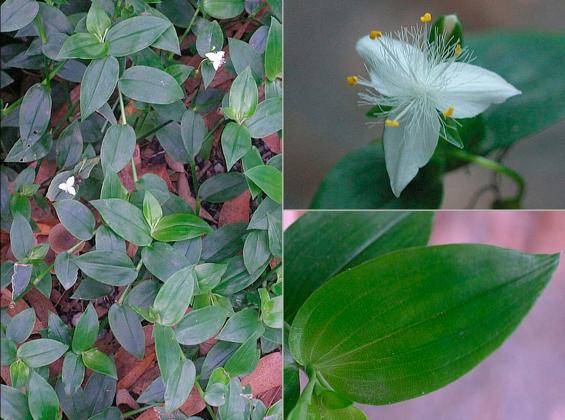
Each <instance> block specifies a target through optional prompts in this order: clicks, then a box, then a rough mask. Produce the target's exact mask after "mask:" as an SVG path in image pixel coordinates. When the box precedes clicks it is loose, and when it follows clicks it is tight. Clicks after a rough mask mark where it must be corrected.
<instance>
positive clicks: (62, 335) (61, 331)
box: [47, 311, 72, 345]
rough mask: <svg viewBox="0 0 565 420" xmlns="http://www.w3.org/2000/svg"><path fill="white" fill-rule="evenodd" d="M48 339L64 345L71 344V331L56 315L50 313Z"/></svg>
mask: <svg viewBox="0 0 565 420" xmlns="http://www.w3.org/2000/svg"><path fill="white" fill-rule="evenodd" d="M47 337H48V338H50V339H52V340H57V341H59V342H61V343H63V344H66V345H70V344H71V340H72V339H71V330H70V329H69V327H68V326H67V324H65V323H64V322H63V320H62V319H61V318H59V317H58V316H57V315H56V314H54V313H53V312H51V311H49V315H48V329H47Z"/></svg>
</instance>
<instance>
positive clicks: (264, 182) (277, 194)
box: [245, 165, 282, 204]
mask: <svg viewBox="0 0 565 420" xmlns="http://www.w3.org/2000/svg"><path fill="white" fill-rule="evenodd" d="M245 176H246V177H247V178H249V179H250V180H251V181H253V183H255V184H256V185H257V186H258V187H259V188H261V190H262V191H263V192H264V193H265V194H267V196H268V197H269V198H270V199H271V200H273V201H276V202H277V203H279V204H281V203H282V173H281V171H279V170H278V169H277V168H275V167H273V166H270V165H261V166H255V167H253V168H251V169H248V170H246V171H245Z"/></svg>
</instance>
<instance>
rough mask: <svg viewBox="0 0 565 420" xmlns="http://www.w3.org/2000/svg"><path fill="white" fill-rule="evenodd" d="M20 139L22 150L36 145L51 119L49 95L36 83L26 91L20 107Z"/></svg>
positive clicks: (44, 88) (43, 87) (47, 91)
mask: <svg viewBox="0 0 565 420" xmlns="http://www.w3.org/2000/svg"><path fill="white" fill-rule="evenodd" d="M19 118H20V124H19V126H20V137H21V140H22V144H23V147H24V149H27V148H29V147H31V146H32V145H33V144H35V143H37V142H38V141H39V140H40V139H41V137H42V136H43V133H45V130H46V129H47V127H48V125H49V119H50V118H51V94H50V93H49V90H48V89H47V88H46V87H45V86H43V85H41V84H39V83H36V84H35V85H33V86H32V87H30V88H29V89H28V91H27V92H26V94H25V96H24V99H23V100H22V104H21V106H20V114H19Z"/></svg>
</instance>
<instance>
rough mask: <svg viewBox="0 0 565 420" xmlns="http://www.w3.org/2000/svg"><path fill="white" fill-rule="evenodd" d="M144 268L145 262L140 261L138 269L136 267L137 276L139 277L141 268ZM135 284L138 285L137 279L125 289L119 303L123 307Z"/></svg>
mask: <svg viewBox="0 0 565 420" xmlns="http://www.w3.org/2000/svg"><path fill="white" fill-rule="evenodd" d="M142 266H143V260H142V259H140V260H139V263H137V267H135V269H136V270H137V275H138V276H139V271H140V270H141V267H142ZM135 283H137V279H136V280H135V281H133V282H131V283H130V284H128V285H127V287H126V288H125V290H124V292H123V293H122V295H121V296H120V298H119V299H118V303H119V304H120V305H121V304H122V303H123V301H124V300H125V298H126V296H127V295H128V293H129V292H130V291H131V289H132V287H133V286H134V285H135Z"/></svg>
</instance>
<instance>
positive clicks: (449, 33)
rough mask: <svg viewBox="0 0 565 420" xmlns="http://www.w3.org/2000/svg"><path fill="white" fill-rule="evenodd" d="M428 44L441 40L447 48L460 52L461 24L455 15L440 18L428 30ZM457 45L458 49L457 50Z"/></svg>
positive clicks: (461, 40)
mask: <svg viewBox="0 0 565 420" xmlns="http://www.w3.org/2000/svg"><path fill="white" fill-rule="evenodd" d="M429 36H430V43H432V42H436V41H438V39H439V40H441V42H444V43H446V45H447V46H449V47H451V48H453V49H454V51H455V52H456V51H457V50H459V51H460V49H461V47H463V24H462V23H461V21H460V20H459V17H457V15H445V16H440V17H439V18H438V19H437V20H436V21H435V22H434V24H433V25H432V27H431V28H430V35H429ZM457 45H459V47H458V48H457Z"/></svg>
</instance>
